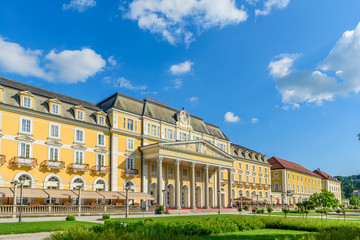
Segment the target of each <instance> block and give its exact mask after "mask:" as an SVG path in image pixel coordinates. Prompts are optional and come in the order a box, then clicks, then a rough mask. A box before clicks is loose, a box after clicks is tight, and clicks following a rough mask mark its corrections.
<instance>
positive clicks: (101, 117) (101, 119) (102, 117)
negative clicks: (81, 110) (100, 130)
mask: <svg viewBox="0 0 360 240" xmlns="http://www.w3.org/2000/svg"><path fill="white" fill-rule="evenodd" d="M98 119H99V124H100V125H105V117H104V116H99V118H98Z"/></svg>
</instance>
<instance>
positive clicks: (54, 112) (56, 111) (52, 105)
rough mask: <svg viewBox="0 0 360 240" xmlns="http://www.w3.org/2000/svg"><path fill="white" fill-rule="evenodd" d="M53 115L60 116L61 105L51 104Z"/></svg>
mask: <svg viewBox="0 0 360 240" xmlns="http://www.w3.org/2000/svg"><path fill="white" fill-rule="evenodd" d="M51 113H52V114H56V115H59V105H58V104H55V103H52V104H51Z"/></svg>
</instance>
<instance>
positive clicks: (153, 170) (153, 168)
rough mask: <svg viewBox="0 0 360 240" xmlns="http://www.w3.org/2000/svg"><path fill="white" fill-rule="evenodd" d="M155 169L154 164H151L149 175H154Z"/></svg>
mask: <svg viewBox="0 0 360 240" xmlns="http://www.w3.org/2000/svg"><path fill="white" fill-rule="evenodd" d="M156 168H157V167H156V164H151V169H150V170H151V173H156V170H157V169H156Z"/></svg>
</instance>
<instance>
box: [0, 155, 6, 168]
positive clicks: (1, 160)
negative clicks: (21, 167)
mask: <svg viewBox="0 0 360 240" xmlns="http://www.w3.org/2000/svg"><path fill="white" fill-rule="evenodd" d="M5 163H6V157H5V155H1V154H0V166H1V165H4V164H5Z"/></svg>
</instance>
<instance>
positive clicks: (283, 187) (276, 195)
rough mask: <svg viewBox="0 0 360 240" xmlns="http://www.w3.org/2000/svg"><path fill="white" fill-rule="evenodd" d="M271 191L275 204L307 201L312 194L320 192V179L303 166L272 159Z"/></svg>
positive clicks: (275, 158) (270, 160)
mask: <svg viewBox="0 0 360 240" xmlns="http://www.w3.org/2000/svg"><path fill="white" fill-rule="evenodd" d="M268 162H269V163H270V164H271V165H272V166H271V179H272V180H271V181H272V186H271V191H272V194H273V200H275V204H277V203H279V204H281V205H282V204H290V205H293V204H294V203H298V202H302V201H306V200H309V197H310V196H311V195H312V194H313V193H320V191H321V186H322V185H321V177H320V176H318V175H317V174H315V173H313V172H312V171H310V170H308V169H306V168H304V167H303V166H301V165H299V164H297V163H294V162H290V161H286V160H284V159H281V158H277V157H272V158H270V159H269V160H268Z"/></svg>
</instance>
